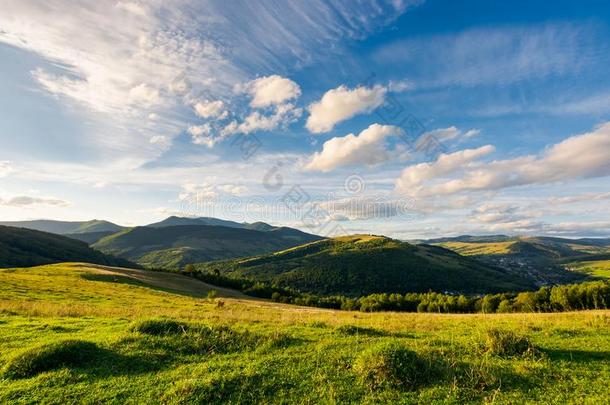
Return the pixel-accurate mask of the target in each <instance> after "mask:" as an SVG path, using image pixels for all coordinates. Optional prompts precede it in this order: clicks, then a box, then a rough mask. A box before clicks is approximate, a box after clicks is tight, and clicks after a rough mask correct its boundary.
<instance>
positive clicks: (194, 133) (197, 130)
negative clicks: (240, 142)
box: [187, 122, 219, 148]
mask: <svg viewBox="0 0 610 405" xmlns="http://www.w3.org/2000/svg"><path fill="white" fill-rule="evenodd" d="M187 132H188V133H189V134H191V137H192V139H193V143H194V144H196V145H205V146H207V147H208V148H212V147H214V145H215V144H216V142H218V140H219V139H218V138H215V137H214V136H213V135H212V126H211V125H210V123H209V122H206V123H205V124H202V125H192V126H190V127H189V128H188V129H187Z"/></svg>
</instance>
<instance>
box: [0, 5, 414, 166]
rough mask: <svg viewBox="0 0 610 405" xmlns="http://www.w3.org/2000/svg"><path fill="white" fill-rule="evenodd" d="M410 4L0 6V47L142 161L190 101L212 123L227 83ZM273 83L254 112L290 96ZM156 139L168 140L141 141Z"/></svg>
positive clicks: (111, 142)
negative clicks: (31, 60) (37, 61)
mask: <svg viewBox="0 0 610 405" xmlns="http://www.w3.org/2000/svg"><path fill="white" fill-rule="evenodd" d="M417 3H419V2H418V1H414V2H408V1H398V2H397V1H387V2H386V1H376V2H373V3H358V4H349V6H348V5H347V4H330V3H329V2H326V1H322V0H316V1H311V2H306V3H299V2H286V3H282V2H280V3H272V2H256V3H252V2H247V1H243V2H239V3H234V4H232V6H231V7H227V6H226V3H224V2H221V1H216V0H210V1H203V2H198V1H192V0H187V1H178V0H170V1H161V0H150V1H146V2H144V1H138V0H121V1H110V0H109V1H101V2H88V1H68V0H49V1H46V2H44V3H41V2H37V1H33V0H7V1H5V2H3V5H2V13H1V14H0V28H1V30H0V42H3V43H7V44H9V45H12V46H15V47H18V48H22V49H25V50H27V51H31V52H33V53H35V54H37V55H39V56H40V57H41V58H43V59H44V60H46V62H47V64H44V65H41V66H40V67H39V68H37V69H35V70H34V71H33V72H32V77H33V78H34V79H35V81H36V82H37V83H38V85H39V86H40V87H41V88H43V89H44V90H45V91H46V92H48V93H50V94H53V95H55V96H57V97H59V98H61V99H62V100H65V101H67V102H75V103H77V104H78V105H81V106H84V107H86V108H87V109H88V110H89V112H90V113H92V114H96V115H98V114H102V117H104V118H107V117H108V116H110V117H111V118H112V120H111V121H112V123H113V126H114V128H113V130H112V131H108V130H104V131H100V132H103V133H104V134H105V137H100V136H99V133H96V131H92V133H91V134H83V137H87V136H88V141H89V142H91V143H93V144H96V146H97V147H98V148H100V149H103V150H105V151H107V152H112V153H114V154H115V155H116V154H121V153H124V154H128V155H129V156H130V158H132V159H134V160H139V161H140V162H144V161H147V160H150V159H154V158H155V157H157V156H159V154H160V153H162V152H163V151H164V150H166V149H167V148H168V147H169V145H170V143H171V142H170V141H171V139H172V138H174V137H175V136H176V135H177V134H179V133H180V132H181V131H182V130H185V129H186V128H188V127H189V126H192V125H197V123H193V122H191V120H192V118H193V117H192V114H193V110H192V107H193V106H194V107H195V111H196V112H197V114H198V115H199V116H202V117H206V118H211V117H214V118H216V117H218V116H219V115H222V114H223V113H224V111H226V109H224V108H223V107H224V105H221V104H220V103H224V101H222V100H223V99H224V98H226V97H230V95H231V93H232V89H233V87H234V86H235V84H237V83H242V82H244V81H246V80H248V79H250V78H252V77H253V76H256V73H258V72H265V71H267V72H274V71H275V72H280V73H283V72H285V71H286V70H287V69H289V68H299V67H300V66H304V65H307V64H310V63H312V62H313V61H316V60H320V58H324V57H325V54H326V55H327V56H328V55H329V54H332V53H333V52H335V51H337V50H339V49H340V48H341V46H342V45H341V44H340V42H341V41H343V40H344V39H345V38H353V39H360V38H364V37H366V36H367V35H369V34H371V33H373V32H375V31H376V30H377V29H379V28H380V27H383V26H385V25H386V24H388V23H390V22H392V21H394V20H395V19H396V18H397V17H398V16H399V15H400V14H402V13H403V12H404V11H405V10H406V9H407V8H408V6H409V5H411V4H417ZM66 10H69V12H66ZM329 44H334V46H331V47H328V45H329ZM321 49H328V50H329V51H328V52H326V53H325V52H321V51H320V50H321ZM331 49H334V51H332V50H331ZM287 60H291V61H294V64H295V66H289V64H287V63H286V61H287ZM271 77H274V76H271ZM274 83H275V84H274V85H271V83H269V82H267V83H263V82H257V85H261V86H262V85H263V84H265V86H262V87H259V88H257V89H256V93H257V95H256V97H254V98H253V100H252V103H253V104H252V106H253V107H262V106H268V105H270V104H269V100H271V101H273V100H272V99H273V98H274V97H275V98H277V97H285V96H287V95H288V96H293V95H295V94H296V93H298V92H299V90H298V88H296V87H294V86H293V87H292V89H290V90H289V91H288V93H282V92H281V91H280V90H282V88H281V87H282V85H284V84H286V81H285V79H279V80H276V81H275V82H274ZM276 85H277V87H274V86H276ZM282 91H283V90H282ZM265 92H266V95H263V93H265ZM291 92H292V93H291ZM265 97H266V98H265ZM287 100H288V98H285V99H284V101H287ZM153 116H154V117H155V119H154V123H151V122H150V117H153ZM99 119H100V120H103V118H101V117H100V118H99ZM252 119H255V120H256V121H257V122H260V121H261V119H260V117H253V118H252ZM268 126H269V125H250V126H249V127H248V128H259V127H260V128H267V127H268ZM158 136H165V137H166V140H167V141H168V142H150V141H149V140H150V139H151V138H154V137H158ZM155 139H159V138H155Z"/></svg>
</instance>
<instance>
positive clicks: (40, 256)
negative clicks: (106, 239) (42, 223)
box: [0, 226, 134, 268]
mask: <svg viewBox="0 0 610 405" xmlns="http://www.w3.org/2000/svg"><path fill="white" fill-rule="evenodd" d="M67 261H70V262H87V263H95V264H103V265H109V266H125V267H133V266H134V264H133V263H130V262H129V261H127V260H124V259H119V258H116V257H112V256H109V255H106V254H104V253H102V252H99V251H97V250H94V249H92V248H90V247H89V246H88V245H87V244H86V243H84V242H80V241H77V240H74V239H70V238H67V237H64V236H60V235H55V234H52V233H47V232H40V231H34V230H31V229H23V228H13V227H8V226H0V267H4V268H6V267H29V266H36V265H40V264H50V263H60V262H67Z"/></svg>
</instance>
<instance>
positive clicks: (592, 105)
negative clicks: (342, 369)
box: [0, 0, 610, 239]
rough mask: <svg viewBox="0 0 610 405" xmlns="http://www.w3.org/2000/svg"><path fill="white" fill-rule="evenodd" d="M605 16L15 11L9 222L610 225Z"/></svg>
mask: <svg viewBox="0 0 610 405" xmlns="http://www.w3.org/2000/svg"><path fill="white" fill-rule="evenodd" d="M608 38H610V7H609V6H608V5H607V4H605V3H604V2H601V1H592V2H586V1H581V2H567V1H566V2H562V1H560V2H554V3H553V4H552V6H550V5H549V3H548V2H542V1H528V2H489V1H464V2H452V1H406V0H405V1H400V0H394V1H387V2H385V1H370V2H364V1H363V2H326V1H321V0H320V1H310V2H296V1H295V2H273V1H260V2H245V1H244V2H239V1H234V2H229V3H227V2H221V1H194V0H180V1H163V2H162V1H146V2H143V1H142V2H140V1H134V0H120V1H117V0H112V1H110V0H109V1H101V2H96V3H92V2H88V1H67V0H50V1H47V2H44V3H41V2H37V1H29V0H25V1H23V0H21V1H19V0H7V1H5V2H4V4H3V13H2V14H1V15H0V60H1V61H2V63H1V64H0V94H1V97H0V142H1V145H2V148H0V219H2V220H24V219H38V218H54V219H64V220H86V219H92V218H103V219H108V220H111V221H114V222H117V223H119V224H123V225H141V224H146V223H149V222H153V221H156V220H159V219H161V218H163V217H166V216H168V215H201V216H217V217H221V218H227V219H233V220H238V221H248V222H254V221H258V220H262V221H267V222H270V223H273V224H283V225H289V226H294V227H298V228H300V229H303V230H306V231H309V232H313V233H318V234H325V235H332V234H338V233H353V232H367V233H368V232H372V233H382V234H386V235H390V236H394V237H398V238H404V239H409V238H425V237H436V236H442V235H455V234H463V233H471V234H490V233H494V234H495V233H504V234H536V235H540V234H545V235H555V236H608V235H610V216H609V212H610V210H608V206H609V204H608V203H609V201H610V187H609V186H610V159H609V158H608V157H609V156H610V124H609V122H610V76H609V75H608V66H610V64H609V62H610V60H609V59H610V56H609V55H610V52H609V49H608V48H609V40H608Z"/></svg>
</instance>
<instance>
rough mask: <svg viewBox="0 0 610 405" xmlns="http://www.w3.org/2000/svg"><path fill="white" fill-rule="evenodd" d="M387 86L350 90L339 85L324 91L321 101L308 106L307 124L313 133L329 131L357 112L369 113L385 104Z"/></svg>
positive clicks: (361, 87)
mask: <svg viewBox="0 0 610 405" xmlns="http://www.w3.org/2000/svg"><path fill="white" fill-rule="evenodd" d="M386 92H387V88H385V87H383V86H379V85H376V86H374V87H364V86H359V87H356V88H355V89H353V90H350V89H349V88H347V87H346V86H339V87H337V88H336V89H332V90H329V91H327V92H326V93H324V95H323V96H322V98H321V99H320V101H317V102H315V103H313V104H311V105H310V106H309V108H308V110H309V117H308V118H307V123H306V124H305V126H306V127H307V129H308V130H309V131H311V132H313V133H323V132H328V131H330V130H332V129H333V127H334V126H335V125H336V124H337V123H339V122H341V121H344V120H347V119H349V118H351V117H353V116H355V115H357V114H362V113H368V112H371V111H373V110H374V109H376V108H377V107H379V106H380V105H382V104H383V102H384V100H385V95H386Z"/></svg>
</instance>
